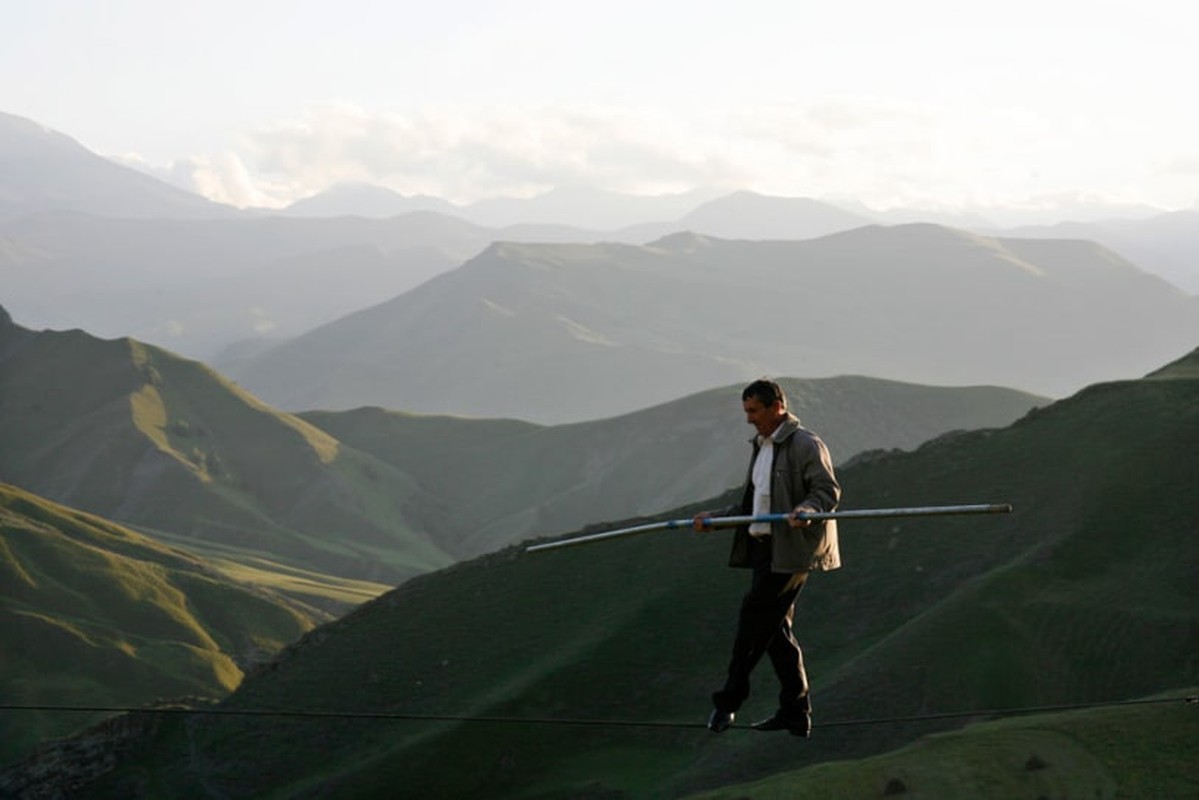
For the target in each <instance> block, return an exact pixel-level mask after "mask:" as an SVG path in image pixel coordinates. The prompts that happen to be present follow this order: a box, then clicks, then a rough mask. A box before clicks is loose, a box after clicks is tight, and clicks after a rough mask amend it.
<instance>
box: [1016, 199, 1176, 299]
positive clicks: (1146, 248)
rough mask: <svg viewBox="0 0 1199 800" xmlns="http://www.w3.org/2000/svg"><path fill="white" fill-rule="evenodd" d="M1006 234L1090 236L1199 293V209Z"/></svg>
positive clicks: (1086, 237) (1039, 227)
mask: <svg viewBox="0 0 1199 800" xmlns="http://www.w3.org/2000/svg"><path fill="white" fill-rule="evenodd" d="M1005 235H1012V236H1024V237H1029V238H1037V239H1044V238H1054V239H1060V238H1065V237H1071V238H1078V239H1090V240H1092V241H1096V242H1099V243H1100V244H1102V245H1103V246H1104V247H1108V248H1110V249H1112V250H1113V251H1115V252H1117V253H1119V254H1120V255H1122V256H1124V257H1125V258H1127V259H1129V260H1131V261H1134V262H1135V263H1136V264H1137V265H1139V266H1140V267H1142V268H1144V269H1145V270H1147V271H1148V272H1152V273H1153V274H1155V275H1159V276H1161V277H1162V278H1165V279H1166V280H1167V281H1169V282H1170V283H1172V284H1174V285H1175V286H1178V287H1180V288H1182V289H1183V290H1184V291H1187V292H1189V293H1190V294H1193V295H1199V211H1195V210H1190V211H1174V212H1171V213H1168V214H1157V215H1154V216H1152V217H1148V218H1142V219H1106V220H1100V221H1096V222H1062V223H1058V224H1056V225H1043V226H1038V227H1032V226H1030V227H1024V228H1017V229H1014V230H1011V231H1008V232H1006V234H1005Z"/></svg>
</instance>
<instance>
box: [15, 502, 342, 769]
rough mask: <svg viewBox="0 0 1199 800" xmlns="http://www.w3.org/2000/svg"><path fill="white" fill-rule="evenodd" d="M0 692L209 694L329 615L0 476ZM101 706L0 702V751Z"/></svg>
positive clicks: (114, 698)
mask: <svg viewBox="0 0 1199 800" xmlns="http://www.w3.org/2000/svg"><path fill="white" fill-rule="evenodd" d="M0 573H2V574H3V576H4V579H3V581H0V636H2V637H3V640H4V655H3V656H2V657H0V687H3V688H0V703H3V704H5V705H10V704H11V705H43V704H48V705H84V706H96V705H112V704H114V703H115V704H119V705H126V706H127V705H133V706H140V705H144V704H146V703H150V702H154V701H156V700H159V699H161V698H168V697H180V696H183V695H190V696H193V697H194V696H197V695H199V696H202V697H210V698H214V699H215V698H219V697H223V696H225V695H226V694H228V693H229V692H230V691H231V690H232V689H234V688H235V687H236V686H237V685H238V684H239V683H240V682H241V678H242V674H243V671H244V670H245V669H247V668H249V667H250V666H253V665H255V664H257V663H259V662H262V661H265V660H266V659H267V658H268V657H269V656H270V655H272V654H273V653H274V652H275V651H277V650H279V649H280V648H281V647H283V645H285V644H289V643H291V642H293V641H295V640H296V639H297V638H298V637H299V636H300V635H301V634H302V633H304V632H305V631H307V630H310V629H311V628H313V627H314V626H315V624H316V622H318V621H327V620H328V619H330V615H328V614H323V613H320V612H314V611H313V610H312V609H310V608H302V607H300V606H298V605H297V604H295V603H292V602H289V601H287V600H285V599H283V598H282V597H280V596H277V595H274V594H271V593H269V592H267V591H264V590H262V589H259V588H252V587H250V586H244V585H239V584H237V583H234V582H231V581H229V580H228V579H227V578H226V577H225V576H223V575H222V574H221V573H219V572H218V571H217V570H216V569H215V568H214V567H213V566H212V565H211V564H209V563H206V562H204V561H202V560H201V559H198V558H196V557H195V556H193V555H190V554H188V553H185V552H183V551H181V550H175V549H171V548H167V547H164V546H163V545H161V544H159V543H157V542H155V541H153V540H151V539H148V538H146V537H145V536H141V535H139V534H137V533H134V532H133V531H131V530H129V529H128V528H123V527H121V526H119V525H116V524H114V523H111V522H109V521H107V520H104V519H101V518H99V517H95V516H92V515H90V514H85V513H83V512H80V511H77V510H74V509H71V508H66V507H64V506H60V505H57V504H55V503H51V502H49V501H48V500H45V499H43V498H40V497H37V496H36V495H33V494H30V493H28V492H24V491H22V490H20V489H17V488H16V487H13V486H9V485H7V484H4V483H0ZM102 717H103V715H102V714H96V713H92V714H90V715H73V716H64V715H61V714H58V715H55V714H48V713H44V712H27V713H21V714H17V713H14V712H12V711H5V712H4V714H2V715H0V762H8V761H9V760H11V759H13V758H15V757H17V756H18V755H21V754H22V753H24V752H25V751H27V750H28V749H30V748H31V747H32V746H33V745H34V744H36V743H37V742H39V741H41V740H45V739H48V738H51V737H54V736H62V735H65V734H67V733H70V732H71V731H73V730H76V729H77V728H79V727H80V726H81V725H82V724H84V723H86V722H94V721H96V720H98V719H101V718H102Z"/></svg>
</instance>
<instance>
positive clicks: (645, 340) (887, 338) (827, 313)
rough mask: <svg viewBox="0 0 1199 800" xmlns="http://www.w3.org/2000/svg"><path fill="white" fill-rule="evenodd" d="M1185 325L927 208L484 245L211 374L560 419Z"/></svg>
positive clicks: (1059, 243)
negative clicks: (763, 384)
mask: <svg viewBox="0 0 1199 800" xmlns="http://www.w3.org/2000/svg"><path fill="white" fill-rule="evenodd" d="M1196 341H1199V300H1196V298H1194V297H1192V296H1189V295H1186V294H1184V293H1183V292H1182V291H1180V290H1179V289H1177V288H1176V287H1173V286H1171V285H1170V284H1168V283H1166V282H1165V281H1163V280H1161V279H1160V278H1156V277H1154V276H1152V275H1148V274H1146V273H1145V272H1143V271H1141V270H1139V269H1138V268H1137V267H1136V266H1135V265H1133V264H1131V263H1130V262H1128V261H1126V260H1124V259H1122V258H1120V257H1119V256H1116V255H1115V254H1114V253H1112V252H1111V251H1108V250H1105V249H1104V248H1102V247H1100V246H1098V245H1096V244H1094V243H1091V242H1085V241H1073V240H1048V241H1042V240H1033V239H997V238H991V237H983V236H978V235H975V234H970V233H967V232H964V231H959V230H954V229H950V228H943V227H939V226H934V225H904V226H897V227H879V226H871V227H865V228H857V229H854V230H851V231H847V232H844V233H840V234H834V235H831V236H825V237H821V238H817V239H809V240H804V241H730V240H721V239H713V238H710V237H704V236H698V235H694V234H677V235H674V236H670V237H667V238H665V239H661V240H659V241H657V242H654V243H652V244H649V245H645V246H632V245H620V244H593V245H568V244H556V245H550V244H515V243H500V244H495V245H492V246H491V247H489V248H488V249H487V250H486V251H484V252H483V253H482V254H480V255H479V256H477V257H475V258H473V259H471V260H470V261H468V262H467V263H465V264H464V265H463V266H461V267H459V268H458V269H455V270H453V271H451V272H448V273H445V274H443V275H440V276H438V277H437V278H434V279H432V280H430V281H428V282H426V283H425V284H422V285H421V286H419V287H417V288H416V289H413V290H411V291H409V292H406V293H405V294H403V295H400V296H399V297H396V298H394V299H392V300H389V301H387V302H385V303H381V304H379V305H377V306H374V307H372V308H369V309H366V310H364V311H361V312H358V313H356V314H352V315H349V316H347V317H345V318H343V319H340V320H338V321H336V322H333V323H330V324H328V325H325V326H322V327H321V328H318V329H316V330H314V331H312V332H310V333H307V334H305V335H303V336H301V337H298V338H296V339H294V340H291V341H289V342H286V343H283V344H281V345H279V346H277V347H275V348H272V349H269V350H267V351H266V352H263V353H260V354H258V355H256V356H255V357H252V358H250V359H247V360H245V361H243V362H242V363H240V364H238V365H229V366H227V367H226V370H227V371H228V373H229V374H230V375H231V376H232V377H234V378H235V379H236V380H238V381H239V382H240V383H241V384H243V385H244V386H246V387H247V388H248V389H250V390H251V391H252V392H254V393H255V394H257V395H259V396H260V397H262V398H263V399H264V400H266V401H267V402H269V403H271V404H273V405H276V406H278V407H280V408H285V409H290V410H300V409H304V410H311V409H348V408H354V407H357V406H363V405H378V406H383V407H386V408H393V409H403V410H409V411H420V412H442V413H445V412H448V413H454V414H465V415H478V416H487V417H515V418H519V419H526V420H532V421H536V422H542V423H563V422H573V421H579V420H584V419H595V418H602V417H607V416H612V415H615V414H620V413H626V412H629V411H632V410H635V409H639V408H644V407H647V406H649V405H652V404H656V403H661V402H666V401H668V400H670V399H672V398H674V397H678V396H680V395H684V394H690V393H694V392H699V391H703V390H705V389H708V388H711V387H713V386H720V385H725V384H729V383H735V382H744V381H746V380H748V379H752V378H755V377H758V376H761V375H763V374H768V375H788V374H792V375H794V374H802V375H805V376H810V377H822V376H831V375H839V374H863V375H871V376H874V377H882V378H888V379H895V380H913V381H915V382H918V383H925V384H950V385H976V384H988V385H1003V386H1011V387H1016V388H1020V389H1023V390H1025V391H1030V392H1035V393H1038V394H1046V395H1051V396H1062V395H1066V394H1069V393H1071V392H1074V391H1076V390H1078V389H1079V388H1081V387H1082V386H1084V385H1086V384H1088V383H1091V382H1095V381H1099V380H1109V379H1114V378H1121V377H1132V376H1135V375H1140V374H1143V373H1144V372H1145V371H1147V370H1148V369H1151V368H1152V367H1153V365H1154V364H1159V363H1162V362H1164V361H1166V360H1169V359H1171V358H1175V357H1177V355H1178V354H1179V353H1181V352H1185V351H1186V350H1188V349H1189V348H1191V347H1193V346H1194V343H1195V342H1196Z"/></svg>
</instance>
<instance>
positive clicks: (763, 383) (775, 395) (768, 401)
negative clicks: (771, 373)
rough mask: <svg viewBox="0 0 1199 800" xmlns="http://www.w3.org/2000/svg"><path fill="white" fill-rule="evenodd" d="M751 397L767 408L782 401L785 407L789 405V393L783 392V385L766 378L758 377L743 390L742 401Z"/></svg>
mask: <svg viewBox="0 0 1199 800" xmlns="http://www.w3.org/2000/svg"><path fill="white" fill-rule="evenodd" d="M751 397H752V398H753V399H755V400H757V401H758V402H759V403H761V404H762V405H764V406H766V407H767V408H769V407H770V406H772V405H774V404H775V403H782V405H783V407H784V408H785V407H786V406H787V395H786V394H784V393H783V387H782V386H779V385H778V384H777V383H775V382H774V381H772V380H767V379H766V378H758V379H757V380H756V381H754V382H753V383H751V384H750V385H749V386H746V387H745V389H743V390H742V392H741V400H742V401H745V400H748V399H750V398H751Z"/></svg>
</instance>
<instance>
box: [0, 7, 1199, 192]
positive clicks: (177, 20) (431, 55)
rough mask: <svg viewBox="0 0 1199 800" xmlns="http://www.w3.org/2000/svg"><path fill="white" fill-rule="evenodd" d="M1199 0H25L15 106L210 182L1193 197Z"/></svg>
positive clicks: (290, 188)
mask: <svg viewBox="0 0 1199 800" xmlns="http://www.w3.org/2000/svg"><path fill="white" fill-rule="evenodd" d="M1189 6H1190V4H1189V3H1187V2H1186V1H1185V0H1169V1H1167V0H1137V2H1126V1H1125V0H1120V1H1115V0H1039V1H1036V2H1031V1H1030V0H1004V2H1002V3H999V2H994V3H989V4H988V3H977V2H975V3H967V2H962V1H961V0H905V2H894V0H887V1H884V0H825V1H824V2H821V3H814V2H808V0H789V2H764V1H763V0H739V2H708V1H707V0H688V1H687V2H676V0H658V1H651V0H639V1H638V2H629V0H604V2H590V3H580V2H573V1H572V0H559V2H538V1H537V0H440V1H439V2H436V1H434V0H422V1H421V2H408V1H407V0H386V1H385V2H384V1H378V2H377V1H376V0H339V1H338V2H330V0H323V1H322V2H315V1H313V0H287V2H279V1H278V0H235V1H234V0H204V2H193V0H166V1H164V0H104V2H98V0H6V2H5V11H4V14H3V16H4V22H3V25H2V26H0V111H4V112H7V113H11V114H16V115H19V116H23V117H27V118H30V119H32V120H34V121H36V122H39V123H41V124H42V125H45V126H47V127H49V128H53V129H55V130H58V131H60V132H62V133H65V134H67V135H68V136H71V137H73V138H74V139H76V140H78V141H79V142H80V143H81V144H83V145H84V146H86V147H87V148H89V149H91V150H93V151H95V152H97V153H100V154H102V155H105V156H108V157H112V158H115V159H118V160H121V161H122V162H124V163H129V164H133V165H137V166H139V167H140V168H143V169H146V170H148V171H151V172H154V173H155V174H158V175H160V176H163V177H167V178H169V179H171V180H173V181H175V182H177V183H179V184H180V185H184V186H187V187H189V188H192V189H193V190H195V191H198V192H200V193H202V194H204V195H206V196H208V197H211V198H213V199H216V200H219V201H222V202H228V203H233V204H235V205H239V206H246V205H257V206H274V207H278V206H282V205H286V204H287V203H289V202H292V201H294V200H296V199H299V198H301V197H305V196H308V195H311V194H313V193H315V192H317V191H320V190H322V189H324V188H326V187H328V186H330V185H332V184H335V183H339V182H349V181H353V182H367V183H373V184H377V185H381V186H387V187H389V188H392V189H394V190H396V191H398V192H400V193H402V194H405V195H416V194H429V195H435V196H439V197H442V198H445V199H448V200H451V201H453V202H457V203H469V202H472V201H475V200H478V199H482V198H485V197H493V196H501V195H504V196H531V195H534V194H539V193H542V192H544V191H547V190H549V189H551V188H553V187H591V188H597V189H604V190H609V191H617V192H629V193H635V194H662V193H674V192H682V191H687V190H691V189H697V188H703V189H713V188H715V189H729V190H732V189H749V190H752V191H758V192H762V193H765V194H774V195H783V196H794V197H799V196H802V197H816V198H822V199H829V200H851V201H857V202H861V203H863V204H865V205H867V206H869V207H871V208H876V209H886V208H893V207H897V206H898V207H922V208H939V209H965V208H970V209H977V208H984V209H985V208H1001V207H1024V208H1037V207H1049V206H1053V205H1055V204H1063V205H1064V204H1068V203H1072V202H1073V203H1077V202H1080V201H1088V202H1097V203H1123V204H1148V205H1152V206H1155V207H1158V208H1163V209H1178V208H1189V207H1194V206H1195V205H1196V203H1197V202H1199V103H1196V102H1195V101H1194V99H1193V96H1194V93H1195V87H1194V80H1195V77H1196V76H1199V47H1196V46H1195V44H1194V41H1193V34H1192V33H1191V31H1192V30H1193V28H1192V26H1191V24H1190V22H1191V17H1192V16H1193V14H1192V12H1189V11H1187V9H1188V7H1189Z"/></svg>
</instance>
